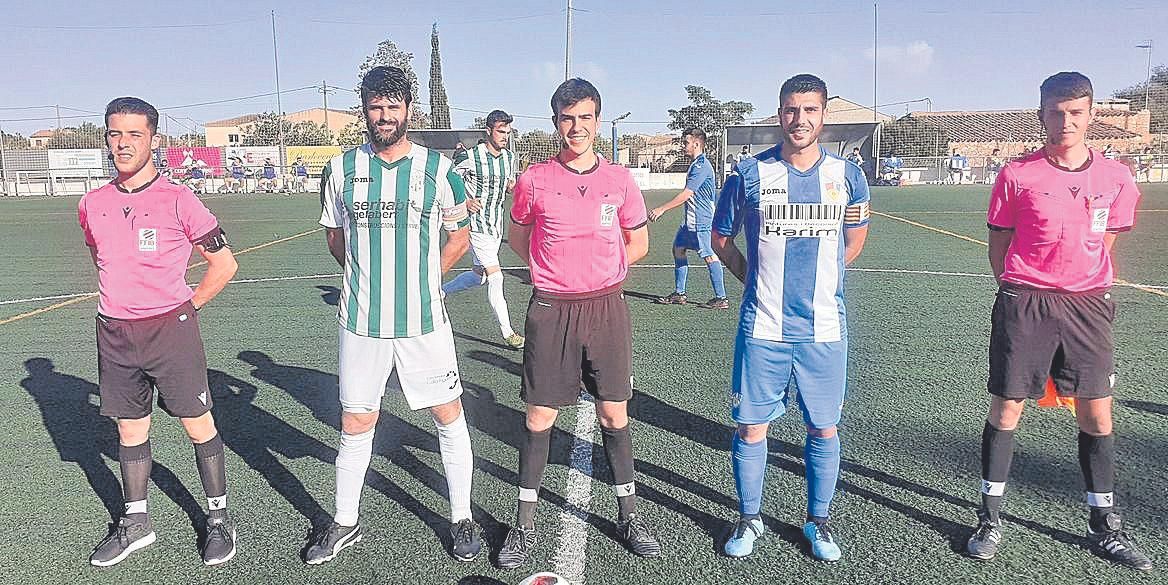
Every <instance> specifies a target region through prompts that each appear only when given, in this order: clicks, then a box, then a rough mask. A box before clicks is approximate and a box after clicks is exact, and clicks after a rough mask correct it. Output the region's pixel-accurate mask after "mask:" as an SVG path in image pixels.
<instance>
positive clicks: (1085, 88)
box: [1038, 71, 1095, 108]
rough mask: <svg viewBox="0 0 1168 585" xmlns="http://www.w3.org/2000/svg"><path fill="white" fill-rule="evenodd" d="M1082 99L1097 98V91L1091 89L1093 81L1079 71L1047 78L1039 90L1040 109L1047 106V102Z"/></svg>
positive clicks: (1056, 74) (1060, 73)
mask: <svg viewBox="0 0 1168 585" xmlns="http://www.w3.org/2000/svg"><path fill="white" fill-rule="evenodd" d="M1082 97H1087V98H1091V99H1092V100H1094V98H1095V90H1094V89H1093V88H1092V87H1091V80H1090V79H1087V76H1086V75H1083V74H1082V73H1079V72H1078V71H1060V72H1058V73H1055V74H1054V75H1051V76H1050V77H1047V78H1046V80H1045V81H1043V82H1042V85H1041V86H1040V87H1039V88H1038V107H1040V108H1041V107H1042V106H1043V105H1044V104H1046V102H1047V100H1052V99H1053V100H1055V101H1056V102H1065V101H1067V100H1077V99H1079V98H1082Z"/></svg>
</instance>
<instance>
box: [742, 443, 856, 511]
mask: <svg viewBox="0 0 1168 585" xmlns="http://www.w3.org/2000/svg"><path fill="white" fill-rule="evenodd" d="M735 463H737V460H735ZM803 463H804V465H805V466H806V468H807V515H808V516H812V517H815V518H827V517H828V514H829V512H830V509H831V499H832V497H833V496H834V495H835V484H836V481H837V480H838V479H839V467H840V439H839V435H838V434H837V435H835V436H833V437H831V438H830V439H825V438H823V437H816V436H814V435H807V442H806V443H804V445H803ZM735 473H736V474H737V468H735ZM740 490H741V488H740Z"/></svg>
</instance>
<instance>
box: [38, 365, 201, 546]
mask: <svg viewBox="0 0 1168 585" xmlns="http://www.w3.org/2000/svg"><path fill="white" fill-rule="evenodd" d="M24 367H25V369H26V370H27V371H28V376H27V377H25V378H24V379H23V380H21V381H20V385H21V387H23V388H24V389H25V391H27V392H28V393H29V395H30V396H32V398H33V400H35V401H36V403H37V407H38V408H39V409H40V411H41V418H42V420H43V421H44V425H45V430H47V431H48V433H49V437H50V438H51V439H52V441H53V445H54V446H55V447H56V448H57V452H58V454H60V456H61V461H67V462H71V463H76V464H77V466H78V467H80V468H81V472H82V473H83V474H85V479H86V481H88V482H89V487H90V488H91V489H92V490H93V492H94V494H95V495H96V496H97V497H98V499H100V500H101V502H102V504H103V505H104V506H105V509H106V511H107V512H108V513H109V515H110V519H111V521H116V520H117V519H118V518H120V517H121V516H122V513H123V511H124V509H125V508H124V500H123V498H122V486H121V483H120V482H119V481H118V478H117V477H116V476H115V475H114V472H113V471H112V470H111V469H110V468H109V465H107V464H106V462H105V460H104V458H108V459H111V460H113V461H117V460H118V429H117V424H116V423H115V422H114V420H113V419H111V418H109V417H106V416H102V414H101V412H100V410H99V409H98V407H97V405H95V404H93V402H91V400H90V397H91V396H97V395H98V387H97V384H94V383H92V382H90V381H88V380H86V379H84V378H79V377H77V376H72V375H69V374H64V373H61V372H58V371H57V370H56V366H55V365H53V361H52V360H50V359H48V358H43V357H36V358H30V359H28V360H25V362H24ZM150 479H151V480H152V481H153V482H154V485H156V486H158V488H159V489H160V490H162V493H164V494H166V497H168V498H170V499H171V500H172V501H173V502H174V503H175V504H177V505H178V507H179V508H181V509H182V511H183V512H185V513H186V515H187V518H189V519H190V522H191V527H192V528H194V529H195V531H196V533H197V532H198V531H200V530H201V529H202V527H203V518H204V514H203V508H202V505H201V504H200V503H199V501H198V500H196V499H195V497H194V496H193V495H191V492H190V490H188V489H187V488H186V487H185V486H183V484H182V482H180V481H179V479H178V477H176V476H175V474H174V472H172V471H171V470H170V469H169V468H167V467H166V466H165V465H163V464H161V463H159V462H158V461H157V460H155V461H154V465H153V467H152V469H151V472H150ZM62 486H63V487H64V484H62ZM111 526H112V522H111ZM94 542H97V539H96V538H95V539H94Z"/></svg>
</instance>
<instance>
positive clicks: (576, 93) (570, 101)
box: [552, 77, 600, 116]
mask: <svg viewBox="0 0 1168 585" xmlns="http://www.w3.org/2000/svg"><path fill="white" fill-rule="evenodd" d="M588 99H590V100H592V101H593V103H595V104H596V115H598V116H599V115H600V92H599V91H596V86H594V85H592V84H591V83H589V82H588V80H586V79H581V78H579V77H573V78H572V79H569V80H567V81H565V82H563V83H561V84H560V86H559V87H557V88H556V93H553V94H552V115H553V116H559V115H560V111H562V110H563V109H564V108H566V107H568V106H572V105H575V104H578V103H580V102H582V101H584V100H588Z"/></svg>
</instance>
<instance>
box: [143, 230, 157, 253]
mask: <svg viewBox="0 0 1168 585" xmlns="http://www.w3.org/2000/svg"><path fill="white" fill-rule="evenodd" d="M138 251H139V252H156V251H158V230H156V229H154V228H141V229H139V230H138Z"/></svg>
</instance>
